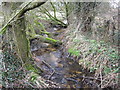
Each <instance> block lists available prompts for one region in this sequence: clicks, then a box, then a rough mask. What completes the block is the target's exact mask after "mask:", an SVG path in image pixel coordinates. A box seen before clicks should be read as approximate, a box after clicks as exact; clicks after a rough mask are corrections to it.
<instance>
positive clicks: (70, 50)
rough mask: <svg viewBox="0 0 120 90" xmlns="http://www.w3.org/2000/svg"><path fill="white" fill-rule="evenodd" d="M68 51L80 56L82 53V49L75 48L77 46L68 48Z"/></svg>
mask: <svg viewBox="0 0 120 90" xmlns="http://www.w3.org/2000/svg"><path fill="white" fill-rule="evenodd" d="M68 52H69V53H70V54H71V55H75V56H79V55H80V51H79V50H77V49H75V48H70V49H68Z"/></svg>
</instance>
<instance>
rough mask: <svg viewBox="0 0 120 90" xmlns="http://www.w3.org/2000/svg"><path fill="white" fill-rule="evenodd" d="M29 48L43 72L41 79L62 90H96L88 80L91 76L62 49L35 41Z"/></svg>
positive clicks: (90, 80)
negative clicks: (68, 89)
mask: <svg viewBox="0 0 120 90" xmlns="http://www.w3.org/2000/svg"><path fill="white" fill-rule="evenodd" d="M57 37H58V38H59V36H57ZM31 48H32V49H31V51H32V53H33V54H35V56H36V58H37V61H36V65H37V66H38V67H40V68H42V70H43V71H44V72H43V73H42V77H43V78H45V79H47V80H50V81H52V82H56V83H59V84H60V85H61V86H60V87H64V88H91V87H94V88H96V87H97V86H98V85H97V84H96V83H94V81H93V80H92V79H90V78H89V77H91V76H92V74H90V73H89V72H88V71H87V70H85V69H83V68H82V67H81V66H80V65H79V64H78V63H77V62H75V60H74V59H71V58H69V57H68V56H67V55H68V54H67V53H65V52H63V51H62V49H61V48H64V47H59V48H55V47H53V46H51V45H50V44H47V43H41V42H39V41H37V40H35V41H33V44H32V47H31ZM88 90H89V89H88Z"/></svg>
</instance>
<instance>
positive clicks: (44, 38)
mask: <svg viewBox="0 0 120 90" xmlns="http://www.w3.org/2000/svg"><path fill="white" fill-rule="evenodd" d="M34 38H38V39H39V40H41V41H42V42H45V43H50V44H52V45H55V46H59V45H61V44H62V42H61V41H59V40H55V39H52V38H49V37H44V36H41V35H35V36H33V37H32V38H30V39H34Z"/></svg>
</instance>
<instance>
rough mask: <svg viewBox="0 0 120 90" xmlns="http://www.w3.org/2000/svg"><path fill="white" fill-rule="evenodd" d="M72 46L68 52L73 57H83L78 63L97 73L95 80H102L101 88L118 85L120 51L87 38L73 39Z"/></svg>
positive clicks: (102, 42)
mask: <svg viewBox="0 0 120 90" xmlns="http://www.w3.org/2000/svg"><path fill="white" fill-rule="evenodd" d="M71 43H72V44H70V45H72V46H70V47H71V48H69V49H68V52H69V53H70V54H71V55H72V56H75V57H76V56H77V57H81V58H80V59H79V60H77V62H78V63H79V64H80V65H82V66H83V67H84V68H87V69H89V70H90V72H94V73H95V78H99V79H101V83H100V86H101V87H106V86H109V85H114V84H117V83H118V78H119V77H118V74H119V73H120V67H119V66H118V60H119V58H120V57H119V54H118V50H117V49H115V48H112V47H111V46H110V45H109V44H107V43H105V42H104V41H99V42H98V41H96V40H90V39H86V38H82V39H72V42H71Z"/></svg>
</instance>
